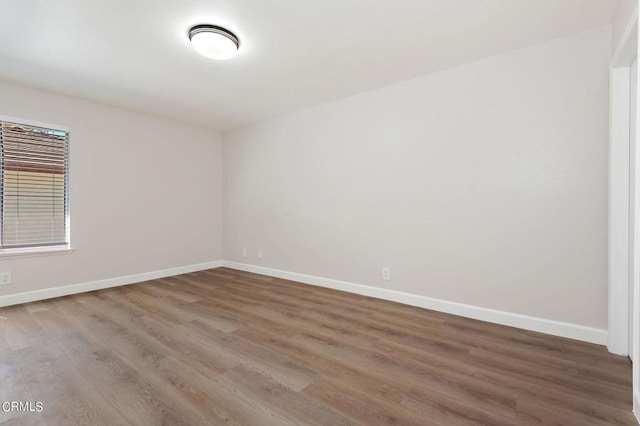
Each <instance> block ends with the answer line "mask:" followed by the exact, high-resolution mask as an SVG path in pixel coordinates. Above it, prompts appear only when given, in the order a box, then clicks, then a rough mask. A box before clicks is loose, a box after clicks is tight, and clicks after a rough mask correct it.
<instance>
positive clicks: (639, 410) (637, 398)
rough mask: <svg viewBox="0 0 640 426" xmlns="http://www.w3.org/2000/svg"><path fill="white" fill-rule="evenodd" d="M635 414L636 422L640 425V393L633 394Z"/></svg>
mask: <svg viewBox="0 0 640 426" xmlns="http://www.w3.org/2000/svg"><path fill="white" fill-rule="evenodd" d="M633 414H635V416H636V420H637V421H638V423H640V392H634V394H633Z"/></svg>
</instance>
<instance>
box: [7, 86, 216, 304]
mask: <svg viewBox="0 0 640 426" xmlns="http://www.w3.org/2000/svg"><path fill="white" fill-rule="evenodd" d="M0 114H2V115H5V116H11V117H17V118H24V119H29V120H35V121H40V122H46V123H52V124H59V125H65V126H68V127H69V130H70V204H71V239H72V246H73V247H74V248H75V252H74V253H72V254H66V255H56V256H44V257H30V258H17V259H10V258H2V257H0V271H11V272H12V278H13V283H12V284H10V285H7V286H2V287H0V296H3V295H8V294H14V293H21V292H26V291H32V290H39V289H43V288H48V287H56V286H62V285H69V284H76V283H84V282H88V281H94V280H100V279H106V278H114V277H120V276H124V275H131V274H138V273H144V272H150V271H156V270H162V269H168V268H173V267H179V266H185V265H192V264H197V263H201V262H206V261H212V260H218V259H221V254H222V249H221V238H222V237H221V236H222V230H221V225H222V192H221V191H222V185H221V182H222V168H221V162H220V161H221V140H220V139H221V138H220V135H219V134H218V133H216V132H214V131H212V130H208V129H203V128H197V127H192V126H187V125H183V124H179V123H175V122H172V121H169V120H165V119H159V118H155V117H151V116H147V115H143V114H138V113H133V112H129V111H126V110H122V109H117V108H113V107H107V106H103V105H99V104H94V103H89V102H85V101H80V100H77V99H73V98H68V97H64V96H61V95H57V94H53V93H48V92H43V91H39V90H35V89H32V88H28V87H25V86H19V85H14V84H11V83H7V82H0Z"/></svg>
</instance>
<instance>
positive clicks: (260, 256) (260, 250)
mask: <svg viewBox="0 0 640 426" xmlns="http://www.w3.org/2000/svg"><path fill="white" fill-rule="evenodd" d="M258 259H262V249H258Z"/></svg>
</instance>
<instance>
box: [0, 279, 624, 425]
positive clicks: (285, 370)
mask: <svg viewBox="0 0 640 426" xmlns="http://www.w3.org/2000/svg"><path fill="white" fill-rule="evenodd" d="M0 400H20V401H31V400H33V401H37V400H42V402H43V403H44V411H43V412H41V413H24V412H9V413H3V412H0V425H5V424H6V425H30V424H33V425H40V424H46V425H53V426H56V425H68V424H87V425H100V424H105V425H111V424H115V425H118V424H136V425H158V424H171V425H180V424H185V425H187V424H189V425H200V424H202V425H211V424H214V425H215V424H232V425H270V424H272V425H288V424H290V425H299V424H311V425H353V424H363V425H370V424H381V425H405V424H406V425H443V426H450V425H454V426H455V425H471V424H487V425H503V424H508V425H534V424H559V425H578V424H579V425H609V424H620V425H634V424H636V422H635V418H634V416H633V413H632V412H631V408H632V407H631V405H632V400H631V363H630V362H629V360H628V358H626V357H620V356H615V355H612V354H609V353H608V352H607V351H606V348H604V347H602V346H599V345H593V344H589V343H585V342H577V341H574V340H570V339H563V338H560V337H555V336H548V335H544V334H541V333H535V332H530V331H525V330H519V329H515V328H512V327H506V326H500V325H495V324H489V323H484V322H481V321H475V320H470V319H467V318H461V317H456V316H453V315H448V314H444V313H441V312H435V311H429V310H425V309H421V308H418V307H414V306H406V305H402V304H399V303H394V302H388V301H384V300H380V299H375V298H372V297H364V296H359V295H355V294H350V293H345V292H341V291H339V290H333V289H325V288H320V287H315V286H309V285H304V284H300V283H296V282H294V281H289V280H284V279H279V278H272V277H266V276H260V275H256V274H252V273H249V272H243V271H237V270H233V269H229V268H217V269H211V270H206V271H199V272H193V273H189V274H184V275H179V276H175V277H167V278H162V279H158V280H151V281H147V282H144V283H140V284H136V285H129V286H123V287H116V288H110V289H105V290H99V291H93V292H89V293H84V294H78V295H73V296H68V297H63V298H58V299H52V300H47V301H41V302H35V303H30V304H25V305H18V306H11V307H6V308H0Z"/></svg>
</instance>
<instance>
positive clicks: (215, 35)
mask: <svg viewBox="0 0 640 426" xmlns="http://www.w3.org/2000/svg"><path fill="white" fill-rule="evenodd" d="M189 40H191V44H192V45H193V48H194V49H196V51H197V52H198V53H199V54H201V55H203V56H206V57H207V58H211V59H221V60H225V59H229V58H233V57H234V56H236V53H238V48H239V47H240V40H238V37H236V35H235V34H234V33H232V32H231V31H229V30H227V29H225V28H222V27H218V26H215V25H206V24H204V25H196V26H195V27H191V29H189Z"/></svg>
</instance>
